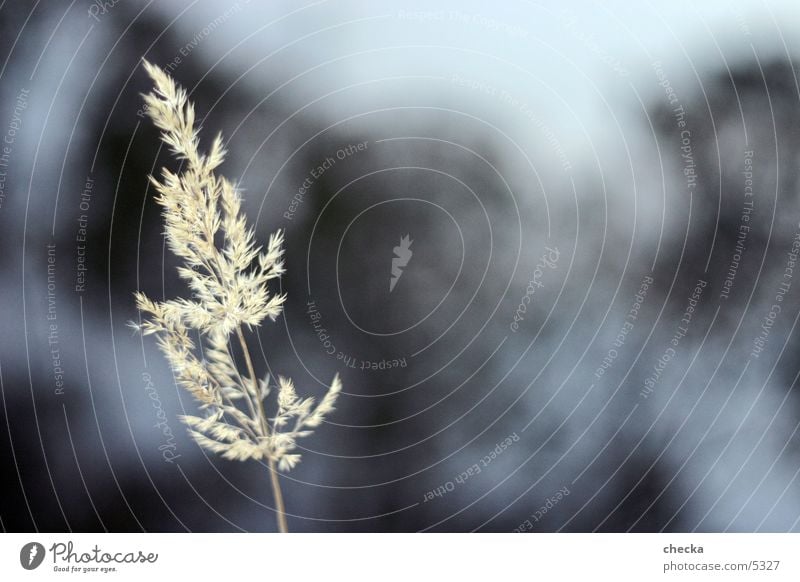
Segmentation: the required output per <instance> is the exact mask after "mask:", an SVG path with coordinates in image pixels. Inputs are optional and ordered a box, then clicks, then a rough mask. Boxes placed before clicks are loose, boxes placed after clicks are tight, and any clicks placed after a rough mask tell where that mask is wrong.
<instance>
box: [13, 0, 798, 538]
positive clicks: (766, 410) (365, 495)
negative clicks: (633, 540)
mask: <svg viewBox="0 0 800 582" xmlns="http://www.w3.org/2000/svg"><path fill="white" fill-rule="evenodd" d="M0 46H1V47H2V48H1V49H0V139H1V140H2V143H1V144H0V248H2V252H1V253H0V318H1V319H0V322H1V324H2V329H3V332H4V333H2V334H0V396H2V401H1V402H2V406H0V415H1V418H0V455H2V466H3V471H2V476H3V477H2V478H3V484H2V490H3V495H2V497H0V525H1V526H2V528H3V530H5V531H240V530H241V531H274V530H275V527H276V526H275V514H274V511H273V509H272V496H271V493H270V490H269V488H268V482H269V480H268V475H267V469H266V467H265V466H263V465H259V464H258V463H255V462H249V463H233V462H229V461H224V460H222V459H220V458H217V457H214V456H210V455H207V454H206V453H205V452H204V451H203V450H201V449H200V448H199V447H197V446H196V445H195V443H194V442H193V441H191V439H190V438H188V436H187V434H186V432H185V428H184V426H183V425H182V424H181V423H180V422H179V421H178V419H177V416H178V415H180V414H184V413H186V412H189V411H193V410H195V405H194V403H193V402H192V401H191V399H190V398H189V397H188V395H187V394H185V393H184V392H182V391H181V390H180V389H179V388H178V387H176V385H175V382H174V379H173V376H172V374H171V372H170V370H169V368H168V366H167V365H166V363H165V361H164V359H163V357H162V356H161V354H160V353H159V352H158V350H157V348H156V346H155V342H154V341H150V340H151V339H152V338H144V339H143V338H141V337H138V336H136V335H135V334H134V333H132V331H131V330H130V329H129V328H128V327H127V326H126V323H127V322H128V321H129V320H135V319H136V318H137V317H138V314H137V311H136V309H135V305H134V302H133V297H132V294H133V292H134V291H135V290H142V291H144V292H146V293H147V294H148V295H150V296H151V297H157V298H172V297H176V296H179V295H185V294H186V289H185V288H184V287H183V286H182V283H181V282H180V280H179V279H178V278H177V276H176V273H175V266H176V265H177V262H176V260H175V258H174V257H173V256H172V255H171V254H170V252H169V251H168V250H167V249H165V245H164V239H163V236H162V225H161V219H160V215H159V210H158V208H157V206H156V204H155V203H154V200H153V191H152V189H151V188H149V186H148V181H147V176H148V174H151V173H157V172H159V169H160V167H162V166H167V167H169V168H172V169H175V168H176V162H175V161H174V160H172V159H171V158H170V156H169V155H168V152H166V151H165V150H164V148H162V147H161V143H160V141H159V140H158V132H157V131H156V130H154V128H153V127H152V125H151V123H150V122H149V120H148V119H147V118H146V116H145V115H144V112H143V110H142V106H143V104H142V99H141V94H142V93H144V92H147V91H149V89H150V83H149V81H148V79H147V78H146V75H145V73H144V71H143V69H142V67H141V66H140V63H141V59H142V58H147V59H148V60H150V61H152V62H154V63H156V64H159V65H161V66H162V67H164V68H165V69H166V70H167V71H168V72H169V73H170V74H171V75H173V76H174V77H175V78H176V79H177V80H178V81H179V82H180V83H181V84H182V85H184V86H185V87H186V88H187V90H188V91H189V92H190V94H191V99H192V100H193V101H194V102H195V105H196V109H197V112H198V117H199V118H200V119H202V125H203V128H204V133H203V144H204V145H205V146H206V147H208V144H209V142H210V139H211V137H213V135H214V134H216V133H217V132H219V131H221V132H222V133H223V134H224V136H225V139H226V144H227V147H228V149H229V151H230V154H229V156H228V159H227V161H226V163H225V164H224V165H223V167H222V173H223V174H225V175H226V176H228V177H229V178H231V179H234V180H238V181H239V183H240V185H241V187H242V188H243V190H244V196H245V208H246V211H247V213H248V216H249V218H250V221H251V223H252V224H254V225H256V228H257V234H258V238H259V239H260V240H261V241H266V240H267V238H268V236H269V234H270V233H272V232H274V231H275V230H277V229H285V232H286V241H287V243H286V244H287V269H288V272H287V274H286V275H285V276H284V278H283V279H282V281H281V287H282V289H283V290H284V291H286V292H287V293H288V302H287V306H286V311H285V313H284V314H283V315H282V316H281V317H280V318H279V319H278V321H277V322H276V323H272V324H267V325H265V326H263V327H262V328H261V329H259V330H257V332H256V333H254V334H253V335H251V337H250V341H251V345H252V346H254V347H256V352H257V358H256V360H257V361H256V367H257V370H258V371H259V373H268V372H269V373H271V374H273V375H275V374H282V375H285V376H290V377H292V378H293V379H294V381H295V384H296V385H297V387H298V390H299V392H301V393H303V394H308V395H315V396H320V395H321V394H323V393H324V391H325V389H326V386H327V384H328V383H329V382H330V379H331V378H332V377H333V374H334V373H336V372H339V373H340V374H341V376H342V378H343V381H344V392H345V393H344V395H343V396H342V397H341V398H340V401H339V405H338V407H337V411H336V413H335V414H333V415H332V416H331V417H330V418H329V422H327V423H326V424H325V425H323V426H322V427H321V428H319V429H318V430H317V431H316V433H315V434H314V436H313V437H310V438H308V439H305V440H304V441H303V442H302V443H301V446H302V447H303V450H302V452H303V456H304V460H303V462H302V463H301V464H300V465H299V466H298V467H297V468H296V469H295V470H293V471H292V472H290V473H288V474H287V475H284V476H282V477H281V482H282V484H283V490H284V495H285V497H286V504H287V511H288V513H289V527H290V529H292V530H294V531H331V532H333V531H420V530H424V531H486V532H488V531H497V532H502V531H579V532H587V531H615V532H617V531H790V530H795V531H796V530H798V529H800V481H798V473H800V437H798V434H797V433H798V427H800V424H798V421H799V420H800V401H799V400H798V388H797V379H798V374H800V358H798V357H797V350H798V349H800V345H798V344H799V343H800V342H799V341H798V339H799V338H798V330H797V329H796V326H797V322H798V317H800V303H798V297H800V270H798V264H797V253H798V251H800V201H799V200H798V193H799V188H800V185H799V184H798V164H799V163H800V158H799V154H800V82H799V81H798V75H797V70H796V66H795V63H796V59H797V57H798V54H799V53H798V51H800V13H798V11H797V10H796V7H794V3H793V2H791V1H790V0H785V1H784V0H774V1H761V0H758V1H756V0H753V1H745V0H734V1H733V2H730V1H725V2H723V1H708V2H703V3H700V4H699V5H697V4H696V3H692V2H688V1H678V2H670V3H649V2H643V3H633V4H632V3H629V2H595V1H575V2H569V3H564V2H556V1H549V0H541V1H536V2H533V1H530V2H529V1H522V0H515V1H511V2H504V3H495V4H493V5H491V6H490V5H488V4H486V3H483V2H464V1H458V2H456V1H442V2H437V3H435V4H434V5H431V3H426V2H402V3H401V2H366V1H360V2H355V1H346V0H341V1H340V0H331V1H326V0H319V1H314V2H299V3H298V2H289V1H283V0H274V1H270V2H258V1H255V0H252V1H247V0H238V1H232V0H222V1H211V0H195V1H188V0H187V1H183V0H155V1H149V2H145V1H136V0H106V1H105V2H103V1H101V0H94V1H93V2H90V1H89V0H72V1H71V2H59V3H51V2H40V1H38V0H37V1H36V2H14V3H11V2H2V3H0Z"/></svg>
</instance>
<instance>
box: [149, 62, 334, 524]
mask: <svg viewBox="0 0 800 582" xmlns="http://www.w3.org/2000/svg"><path fill="white" fill-rule="evenodd" d="M144 66H145V69H146V70H147V72H148V73H149V75H150V77H151V78H152V79H153V81H154V83H155V90H154V91H153V92H152V93H150V94H148V95H145V96H144V99H145V102H146V104H147V113H148V114H149V116H150V117H151V118H152V120H153V122H154V123H155V125H156V127H158V128H159V129H160V130H161V131H162V133H161V139H162V140H163V141H164V143H166V144H167V145H168V146H169V148H170V149H171V150H172V152H173V153H174V154H175V156H177V157H178V158H179V159H180V160H182V161H183V164H182V168H181V171H180V172H179V173H177V174H176V173H173V172H171V171H170V170H168V169H166V168H164V169H163V170H162V176H161V178H160V179H156V178H154V177H152V176H151V177H150V180H151V182H152V184H153V186H154V187H155V189H156V191H157V192H158V197H157V198H156V201H157V202H158V203H159V204H160V205H161V206H162V207H163V216H164V225H165V231H164V232H165V235H166V239H167V243H168V245H169V248H170V249H171V250H172V251H173V252H174V253H175V254H176V255H177V256H178V257H180V258H181V259H183V265H182V266H180V267H178V273H179V275H180V277H181V278H182V279H184V280H185V281H186V282H187V284H188V286H189V288H190V289H191V292H192V299H184V298H177V299H171V300H168V301H162V302H158V301H153V300H151V299H149V298H148V297H146V296H145V295H144V294H143V293H136V303H137V306H138V307H139V309H140V310H141V311H142V313H143V314H144V315H145V317H144V318H143V321H142V323H141V324H140V325H139V324H137V325H135V326H134V327H136V328H137V329H139V330H140V331H141V332H142V333H143V334H144V335H151V334H154V335H156V337H157V341H158V346H159V347H160V348H161V350H162V351H163V352H164V355H165V356H166V358H167V360H168V361H169V363H170V366H171V367H172V370H173V371H174V373H175V377H176V379H177V381H178V382H179V383H180V384H181V386H183V387H184V388H185V389H186V390H187V391H188V392H189V393H190V394H191V395H192V396H194V398H195V399H196V400H197V401H198V403H199V405H200V406H199V408H200V410H201V411H202V412H203V415H202V416H182V417H181V420H182V421H183V422H184V423H186V425H187V426H188V427H189V434H190V435H191V436H192V437H193V438H194V440H195V441H197V443H198V444H200V446H202V447H203V448H205V449H208V450H209V451H212V452H214V453H217V454H220V455H221V456H222V457H224V458H226V459H231V460H238V461H245V460H248V459H258V460H261V459H263V460H266V461H267V463H268V464H269V468H270V473H271V476H272V486H273V493H274V495H275V499H276V509H277V511H278V524H279V527H280V529H281V530H282V531H285V530H286V523H285V516H284V508H283V500H282V496H281V492H280V486H279V482H278V475H277V470H281V471H288V470H290V469H292V468H293V467H294V466H295V465H297V463H298V462H299V461H300V455H299V454H298V453H296V452H294V451H295V450H296V446H297V439H298V438H300V437H304V436H308V435H309V434H311V432H312V429H314V428H315V427H317V426H319V425H320V423H321V422H322V421H323V420H324V418H325V416H326V415H327V414H328V413H330V412H331V411H332V410H333V406H334V403H335V402H336V398H337V396H338V395H339V392H340V391H341V382H340V381H339V377H338V375H337V376H336V377H334V379H333V382H332V383H331V386H330V388H329V390H328V392H327V393H326V394H325V396H324V397H323V398H322V400H321V401H320V402H319V403H315V401H314V399H313V398H300V397H298V395H297V393H296V391H295V388H294V385H293V383H292V381H291V380H288V379H286V378H282V377H280V378H278V383H277V389H278V394H277V399H276V400H277V403H276V405H277V411H276V413H275V415H274V416H272V417H270V416H267V414H266V413H265V409H264V404H265V402H264V401H265V398H266V397H267V395H268V394H269V392H270V388H271V386H270V379H269V377H266V378H263V379H260V378H257V377H256V375H255V370H254V367H253V362H252V359H251V357H250V351H249V349H248V347H247V342H246V339H245V336H244V330H245V329H247V330H249V329H251V328H252V327H254V326H258V325H260V324H261V322H262V321H263V320H264V319H265V318H269V319H271V320H274V319H275V318H276V317H278V315H280V313H281V311H282V309H283V304H284V302H285V301H286V295H285V294H274V293H270V291H269V289H268V283H269V282H270V281H271V280H272V279H277V278H279V277H280V276H281V275H282V274H283V273H284V265H283V233H282V232H280V231H278V232H277V233H275V234H273V235H272V236H271V237H270V239H269V242H268V243H267V246H266V249H264V248H262V247H261V246H259V245H258V244H257V243H256V241H255V234H254V230H253V229H252V228H251V227H248V226H247V220H246V217H245V216H244V214H243V213H242V210H241V197H240V195H239V192H238V191H237V189H236V187H235V185H234V184H232V183H231V182H230V181H228V180H227V179H225V178H224V177H222V176H218V175H217V174H216V173H215V170H216V169H217V167H218V166H219V165H220V164H221V163H222V162H223V160H224V158H225V149H224V147H223V144H222V136H221V135H217V137H216V138H215V139H214V141H213V143H212V144H211V149H210V151H209V152H208V153H205V154H203V153H201V152H200V150H199V139H198V130H197V128H196V126H195V113H194V107H193V106H192V103H191V102H189V100H188V98H187V95H186V92H185V91H184V89H182V88H181V87H179V86H178V85H176V83H175V82H174V81H173V80H172V78H171V77H170V76H169V75H167V74H166V73H165V72H164V71H163V70H161V69H160V68H159V67H157V66H155V65H152V64H150V63H148V62H146V61H145V63H144ZM233 336H236V340H237V342H238V344H239V351H240V352H241V358H242V359H243V361H244V368H245V370H244V371H240V367H239V365H238V364H237V361H236V359H235V357H234V353H233V350H232V348H231V345H230V341H231V340H232V338H233Z"/></svg>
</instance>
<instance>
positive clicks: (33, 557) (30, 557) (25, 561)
mask: <svg viewBox="0 0 800 582" xmlns="http://www.w3.org/2000/svg"><path fill="white" fill-rule="evenodd" d="M44 554H45V551H44V546H43V545H42V544H40V543H39V542H28V543H27V544H25V545H24V546H22V549H21V550H20V551H19V563H20V564H22V567H23V568H25V569H26V570H35V569H36V568H38V567H39V566H41V565H42V562H43V561H44Z"/></svg>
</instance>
